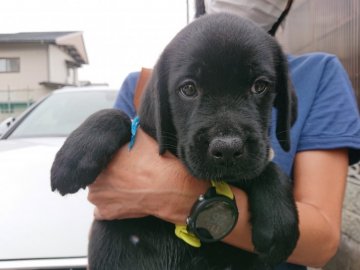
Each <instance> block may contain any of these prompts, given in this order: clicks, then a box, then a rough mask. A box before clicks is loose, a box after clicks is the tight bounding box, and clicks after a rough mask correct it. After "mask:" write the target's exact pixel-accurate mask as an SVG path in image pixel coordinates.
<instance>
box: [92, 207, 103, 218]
mask: <svg viewBox="0 0 360 270" xmlns="http://www.w3.org/2000/svg"><path fill="white" fill-rule="evenodd" d="M94 218H95V219H96V220H103V219H104V218H103V217H102V216H101V214H100V211H99V208H97V207H95V208H94Z"/></svg>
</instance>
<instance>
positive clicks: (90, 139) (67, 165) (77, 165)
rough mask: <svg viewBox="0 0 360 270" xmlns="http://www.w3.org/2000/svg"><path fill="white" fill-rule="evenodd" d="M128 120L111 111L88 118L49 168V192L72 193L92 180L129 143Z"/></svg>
mask: <svg viewBox="0 0 360 270" xmlns="http://www.w3.org/2000/svg"><path fill="white" fill-rule="evenodd" d="M130 125H131V122H130V119H129V117H128V116H127V115H126V114H125V113H123V112H121V111H119V110H115V109H107V110H101V111H99V112H96V113H94V114H93V115H91V116H90V117H89V118H88V119H87V120H86V121H85V122H84V123H83V124H82V125H81V126H79V127H78V128H77V129H76V130H74V131H73V132H72V133H71V134H70V135H69V137H68V138H67V140H66V141H65V143H64V145H63V146H62V147H61V149H60V150H59V152H58V153H57V154H56V157H55V160H54V163H53V165H52V168H51V189H52V190H53V191H54V190H58V191H59V192H60V194H61V195H65V194H67V193H75V192H77V191H78V190H79V189H80V188H85V187H86V186H87V185H89V184H91V183H92V182H94V181H95V179H96V177H97V176H98V175H99V174H100V172H101V171H102V170H103V169H104V168H105V167H106V165H107V164H108V163H109V161H110V159H111V157H112V155H113V154H114V153H115V152H116V151H117V150H118V149H119V148H120V147H121V146H122V145H124V144H125V143H127V142H128V141H129V140H130V135H131V133H130Z"/></svg>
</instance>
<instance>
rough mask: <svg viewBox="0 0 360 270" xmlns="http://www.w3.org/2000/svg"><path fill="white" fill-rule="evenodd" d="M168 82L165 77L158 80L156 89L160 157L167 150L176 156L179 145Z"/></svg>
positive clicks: (156, 123)
mask: <svg viewBox="0 0 360 270" xmlns="http://www.w3.org/2000/svg"><path fill="white" fill-rule="evenodd" d="M161 75H163V74H160V76H161ZM167 82H168V80H167V79H166V78H164V77H160V78H158V81H157V89H155V98H156V101H155V105H156V106H155V121H156V122H155V125H156V138H157V141H158V143H159V153H160V155H161V154H163V153H164V152H165V151H166V150H170V151H171V152H172V153H173V154H176V153H174V151H175V149H176V145H177V139H176V131H175V127H174V124H173V118H172V113H171V108H170V101H169V90H168V85H167Z"/></svg>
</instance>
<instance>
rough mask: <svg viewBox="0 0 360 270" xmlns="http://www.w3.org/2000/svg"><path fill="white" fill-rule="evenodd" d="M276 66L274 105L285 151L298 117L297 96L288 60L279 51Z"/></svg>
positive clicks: (280, 141)
mask: <svg viewBox="0 0 360 270" xmlns="http://www.w3.org/2000/svg"><path fill="white" fill-rule="evenodd" d="M278 54H279V57H278V59H279V60H278V63H277V66H276V76H277V84H276V88H277V95H276V98H275V101H274V106H275V108H276V109H277V125H276V137H277V139H278V141H279V143H280V145H281V147H282V148H283V149H284V150H285V151H289V150H290V145H291V144H290V128H291V126H292V125H293V124H294V123H295V121H296V117H297V97H296V95H295V92H294V90H293V87H292V84H291V82H290V78H289V75H288V67H287V60H286V58H285V56H284V55H283V53H282V52H279V53H278Z"/></svg>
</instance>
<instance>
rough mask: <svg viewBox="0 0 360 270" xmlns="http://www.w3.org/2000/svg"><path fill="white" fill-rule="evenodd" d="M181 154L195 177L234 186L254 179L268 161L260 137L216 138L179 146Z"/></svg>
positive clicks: (265, 148)
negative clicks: (244, 138) (224, 182)
mask: <svg viewBox="0 0 360 270" xmlns="http://www.w3.org/2000/svg"><path fill="white" fill-rule="evenodd" d="M179 154H180V155H179V156H180V158H181V160H182V161H183V162H184V164H185V165H186V166H187V168H188V169H189V171H190V172H191V174H193V175H194V176H195V177H197V178H200V179H204V180H221V181H226V182H228V183H232V184H236V183H240V182H243V181H246V180H250V179H252V178H255V177H256V176H258V175H259V174H260V173H261V172H262V171H263V169H264V168H265V166H266V165H267V163H268V161H269V160H268V155H269V153H268V151H267V147H266V144H265V142H263V140H260V139H259V138H256V139H255V138H254V139H251V138H250V139H246V140H242V139H241V138H240V137H230V136H228V137H217V138H214V139H212V140H210V141H201V142H197V143H193V144H185V145H184V146H182V147H181V146H180V153H179Z"/></svg>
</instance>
